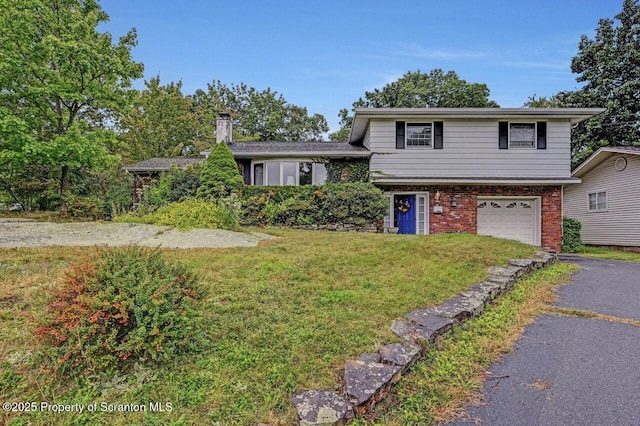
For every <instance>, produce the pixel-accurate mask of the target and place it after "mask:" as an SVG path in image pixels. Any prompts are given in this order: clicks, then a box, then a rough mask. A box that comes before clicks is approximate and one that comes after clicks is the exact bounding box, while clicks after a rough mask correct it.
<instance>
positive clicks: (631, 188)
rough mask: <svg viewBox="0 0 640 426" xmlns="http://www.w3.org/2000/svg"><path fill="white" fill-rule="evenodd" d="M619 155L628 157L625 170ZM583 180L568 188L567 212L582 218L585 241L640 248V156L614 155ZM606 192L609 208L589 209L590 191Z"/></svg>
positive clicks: (565, 191) (573, 216) (571, 216)
mask: <svg viewBox="0 0 640 426" xmlns="http://www.w3.org/2000/svg"><path fill="white" fill-rule="evenodd" d="M618 158H626V159H627V167H626V168H624V170H621V171H618V170H616V168H615V162H616V160H617V159H618ZM581 179H582V183H581V184H577V185H568V186H566V187H565V189H564V214H565V216H567V217H570V218H573V219H577V220H579V221H580V223H581V224H582V234H581V235H582V241H583V242H584V243H585V244H593V245H613V246H633V247H640V193H639V192H638V188H640V155H621V154H614V155H612V156H611V157H609V158H608V159H606V160H604V161H603V162H602V163H601V164H599V165H598V166H596V167H595V168H594V169H593V170H591V171H590V172H588V173H587V174H585V175H584V176H582V178H581ZM602 192H606V211H601V212H592V211H589V194H592V193H596V194H597V193H602ZM596 197H597V196H596Z"/></svg>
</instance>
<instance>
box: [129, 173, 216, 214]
mask: <svg viewBox="0 0 640 426" xmlns="http://www.w3.org/2000/svg"><path fill="white" fill-rule="evenodd" d="M203 169H204V165H203V164H200V163H194V164H190V165H189V166H187V167H185V168H184V169H181V168H179V167H176V166H173V167H171V170H169V171H168V172H167V173H163V174H162V176H161V177H160V180H158V184H157V185H156V186H152V187H150V188H149V189H148V190H146V191H145V193H144V194H143V196H142V201H141V203H140V205H139V206H138V210H139V211H141V212H143V213H148V212H152V211H155V210H156V209H158V208H159V207H162V206H165V205H167V204H170V203H175V202H178V201H182V200H184V199H185V198H189V197H194V196H195V195H196V193H197V191H198V188H199V187H200V175H201V173H202V170H203Z"/></svg>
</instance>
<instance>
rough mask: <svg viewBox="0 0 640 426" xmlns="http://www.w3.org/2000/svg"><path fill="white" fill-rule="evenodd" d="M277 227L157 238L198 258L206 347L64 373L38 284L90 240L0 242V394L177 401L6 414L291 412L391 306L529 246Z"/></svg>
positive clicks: (368, 343) (24, 418)
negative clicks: (242, 240) (239, 238)
mask: <svg viewBox="0 0 640 426" xmlns="http://www.w3.org/2000/svg"><path fill="white" fill-rule="evenodd" d="M277 234H278V235H279V236H281V237H282V238H280V239H276V240H271V241H268V242H266V243H263V244H262V245H261V246H259V247H255V248H237V249H194V250H165V251H163V254H164V255H165V256H167V257H168V258H171V259H175V260H178V261H181V262H183V263H185V264H187V265H188V266H189V267H190V268H192V269H193V270H195V271H196V272H198V273H199V274H200V276H201V277H202V281H203V283H204V284H205V286H206V287H207V288H208V290H209V294H208V297H207V300H206V308H205V309H204V311H203V316H204V321H205V323H206V329H207V335H206V338H207V340H208V344H206V345H205V346H204V347H202V348H201V351H200V352H198V353H196V354H193V355H190V356H188V357H182V358H178V359H176V360H175V362H173V363H171V364H170V365H165V366H162V367H153V368H150V367H149V366H148V365H146V364H141V365H139V366H138V367H137V369H136V370H134V371H132V372H131V373H130V374H128V375H126V376H124V377H116V378H106V377H76V378H69V380H67V381H64V382H56V381H53V380H51V379H50V378H49V377H48V375H47V374H46V373H45V372H42V371H40V366H41V365H42V363H41V362H40V360H41V359H42V358H41V357H42V356H43V348H42V346H41V344H40V343H39V342H38V341H36V340H35V338H34V335H33V328H34V324H35V320H36V319H37V318H38V317H39V315H41V313H42V311H43V308H44V305H45V301H46V299H45V297H44V294H45V291H44V290H46V289H48V288H51V287H54V286H55V283H56V280H57V278H58V277H60V275H61V274H62V271H63V268H64V267H65V266H67V265H68V264H69V262H73V261H76V260H78V259H79V258H81V257H82V256H83V255H84V254H85V253H86V251H87V249H86V248H84V249H82V248H59V247H58V248H55V247H52V248H40V249H5V250H0V366H1V367H0V371H1V373H0V395H1V399H2V400H3V401H48V402H56V403H69V404H72V403H83V404H85V403H86V404H88V403H90V402H95V401H97V402H98V403H100V402H102V401H104V402H108V403H117V404H129V403H133V404H140V403H146V402H148V401H162V402H165V401H169V402H171V403H172V408H173V409H172V411H171V412H162V413H150V412H146V413H144V414H143V413H121V412H110V413H104V412H101V413H98V414H90V413H89V414H88V413H83V415H82V416H79V415H78V414H51V413H34V414H29V415H26V414H25V415H21V416H18V415H17V414H12V415H11V416H8V417H5V418H4V420H5V421H6V422H7V423H8V424H27V423H29V422H30V424H33V425H45V424H50V423H51V422H55V423H56V424H88V423H91V424H115V425H124V424H212V423H213V424H221V425H226V424H229V425H235V424H256V423H258V422H265V423H273V424H284V425H287V424H292V423H294V421H295V412H294V409H293V406H292V404H291V403H290V397H291V395H292V394H293V392H295V391H296V390H298V389H308V388H322V389H328V390H338V389H339V387H340V386H341V385H340V381H341V380H340V378H341V375H342V374H343V369H344V361H345V360H346V359H350V358H351V359H352V358H354V357H356V356H357V355H358V354H359V353H361V352H371V351H375V350H377V348H378V347H380V346H381V345H383V344H385V343H389V342H393V341H396V337H395V336H394V335H393V334H392V333H391V332H390V330H389V324H390V322H391V320H393V319H394V318H397V317H399V316H401V315H403V314H405V313H407V312H410V311H411V310H414V309H416V308H419V307H425V306H429V305H433V304H437V303H439V302H442V301H443V300H445V299H447V298H449V297H451V296H452V295H454V294H456V293H458V292H459V291H461V290H462V289H464V288H467V287H468V286H470V285H471V284H473V283H475V282H478V281H480V280H482V279H483V278H484V277H486V275H487V267H488V266H491V265H500V264H505V262H506V260H507V259H508V258H513V257H526V256H530V255H531V254H532V253H533V252H534V251H535V249H534V248H532V247H530V246H526V245H523V244H520V243H517V242H509V241H505V240H498V239H494V238H489V237H480V236H474V235H434V236H429V237H420V236H402V235H382V234H364V233H349V234H346V233H323V232H310V231H279V232H277ZM495 321H498V320H495ZM403 407H405V408H403V409H406V407H407V406H406V405H403ZM5 416H7V415H6V414H5ZM0 419H2V417H0ZM216 422H218V423H216Z"/></svg>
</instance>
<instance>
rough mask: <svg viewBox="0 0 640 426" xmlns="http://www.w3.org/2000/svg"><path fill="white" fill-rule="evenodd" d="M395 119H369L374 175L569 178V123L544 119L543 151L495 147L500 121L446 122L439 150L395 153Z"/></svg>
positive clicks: (398, 151) (460, 120)
mask: <svg viewBox="0 0 640 426" xmlns="http://www.w3.org/2000/svg"><path fill="white" fill-rule="evenodd" d="M395 123H396V122H395V120H382V119H378V120H371V122H370V134H369V138H368V144H369V149H370V150H371V152H372V156H371V163H370V164H371V170H372V176H373V177H374V178H375V176H376V175H379V176H397V177H425V178H429V177H437V178H447V177H452V178H454V177H455V178H465V177H473V178H482V177H488V178H489V177H491V178H501V177H505V178H513V177H523V178H569V177H570V176H571V168H570V167H571V166H570V165H571V157H570V155H571V149H570V126H569V122H568V121H561V120H556V121H547V138H546V139H547V149H544V150H539V149H502V150H501V149H498V120H488V119H482V120H481V119H477V120H462V119H455V120H453V119H451V120H446V121H444V136H443V149H438V150H411V149H396V146H395V141H396V124H395Z"/></svg>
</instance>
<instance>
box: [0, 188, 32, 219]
mask: <svg viewBox="0 0 640 426" xmlns="http://www.w3.org/2000/svg"><path fill="white" fill-rule="evenodd" d="M2 186H3V187H4V189H5V191H7V192H8V193H9V195H11V198H13V200H14V201H15V202H16V203H18V204H20V208H21V209H22V211H23V212H26V211H27V207H26V206H25V204H24V203H23V202H22V200H21V199H20V198H18V195H17V194H16V193H15V192H13V190H12V189H11V186H10V185H9V184H8V183H7V182H5V181H4V180H2Z"/></svg>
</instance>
